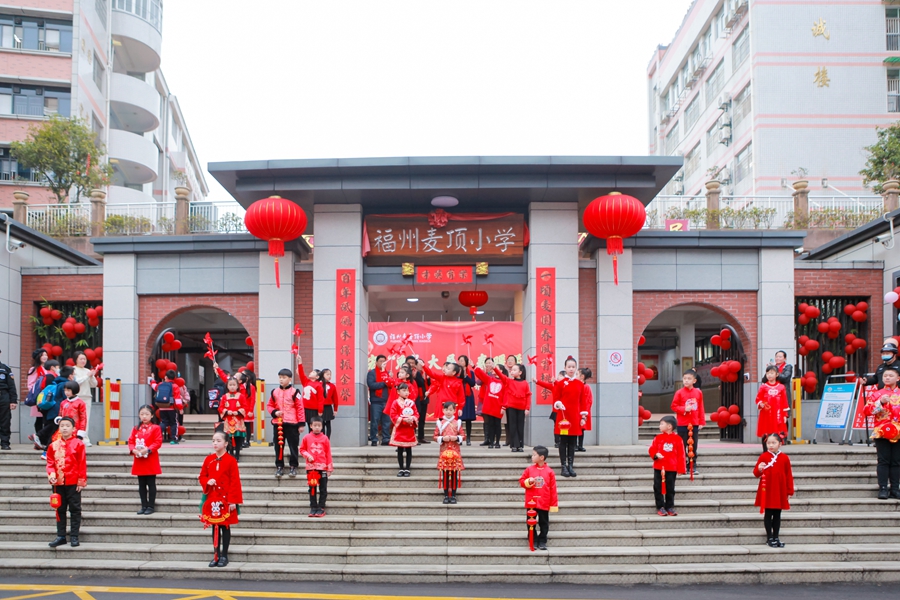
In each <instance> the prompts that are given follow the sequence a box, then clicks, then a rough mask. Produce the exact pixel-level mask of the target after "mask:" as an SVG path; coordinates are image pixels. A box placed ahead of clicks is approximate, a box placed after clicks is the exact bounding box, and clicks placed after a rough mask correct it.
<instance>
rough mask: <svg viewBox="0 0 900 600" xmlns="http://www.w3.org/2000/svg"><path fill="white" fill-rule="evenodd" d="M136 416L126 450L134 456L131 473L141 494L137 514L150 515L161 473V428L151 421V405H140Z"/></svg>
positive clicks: (154, 507)
mask: <svg viewBox="0 0 900 600" xmlns="http://www.w3.org/2000/svg"><path fill="white" fill-rule="evenodd" d="M138 418H139V419H140V420H141V422H140V423H139V424H138V425H136V426H135V427H134V429H132V430H131V436H129V438H128V451H129V452H131V454H132V455H133V456H134V463H133V464H132V465H131V474H132V475H137V478H138V493H140V495H141V510H139V511H138V513H137V514H139V515H152V514H153V512H154V511H155V510H156V476H157V475H159V474H161V473H162V468H161V467H160V466H159V449H160V448H161V447H162V443H163V439H162V430H161V429H160V428H159V425H154V424H153V422H152V419H153V407H152V406H147V405H144V406H142V407H141V408H140V410H139V411H138Z"/></svg>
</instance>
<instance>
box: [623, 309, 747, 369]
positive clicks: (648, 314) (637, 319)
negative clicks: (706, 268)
mask: <svg viewBox="0 0 900 600" xmlns="http://www.w3.org/2000/svg"><path fill="white" fill-rule="evenodd" d="M681 305H691V306H699V307H702V308H707V309H709V310H711V311H713V312H715V313H717V314H719V315H722V318H723V320H724V321H725V322H726V323H728V324H729V325H731V326H732V327H734V330H735V331H737V332H738V335H739V336H740V338H741V343H742V344H743V346H744V354H745V355H746V356H747V366H748V367H749V371H750V380H751V381H756V378H757V377H758V370H759V365H757V364H756V362H757V359H756V347H757V346H756V344H757V322H758V321H757V317H758V308H757V292H634V296H633V303H632V306H633V311H634V313H633V314H634V320H633V324H634V348H635V352H634V360H635V362H637V351H638V345H637V342H638V338H640V337H641V334H642V333H643V332H644V329H646V327H647V325H649V324H650V321H652V320H653V319H654V318H656V316H657V315H659V314H660V313H662V312H663V311H664V310H666V309H668V308H672V307H673V306H681ZM635 381H637V377H635Z"/></svg>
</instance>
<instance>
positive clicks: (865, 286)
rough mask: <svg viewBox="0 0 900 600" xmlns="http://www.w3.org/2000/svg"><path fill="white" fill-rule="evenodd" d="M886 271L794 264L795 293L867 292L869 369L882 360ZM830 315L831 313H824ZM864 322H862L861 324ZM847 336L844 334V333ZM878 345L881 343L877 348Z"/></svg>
mask: <svg viewBox="0 0 900 600" xmlns="http://www.w3.org/2000/svg"><path fill="white" fill-rule="evenodd" d="M883 288H884V271H882V270H881V269H802V268H796V267H795V268H794V294H795V295H796V296H797V297H808V296H867V297H868V300H867V302H868V303H869V307H870V308H869V311H868V313H869V318H868V320H866V323H865V324H866V325H867V326H868V328H869V331H868V339H869V341H870V342H871V345H870V346H869V347H868V351H869V370H870V371H874V370H875V367H876V366H877V365H878V363H880V362H881V355H880V354H879V353H878V350H879V349H881V340H882V339H883V337H884V336H883V332H884V311H882V310H881V306H882V296H883V294H884V289H883ZM824 316H825V318H828V317H829V316H831V315H824ZM861 325H862V324H861ZM842 337H843V336H842ZM876 346H878V347H877V348H876Z"/></svg>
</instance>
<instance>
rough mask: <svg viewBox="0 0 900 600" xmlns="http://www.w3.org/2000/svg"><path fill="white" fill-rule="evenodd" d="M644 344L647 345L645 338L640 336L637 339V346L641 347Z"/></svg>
mask: <svg viewBox="0 0 900 600" xmlns="http://www.w3.org/2000/svg"><path fill="white" fill-rule="evenodd" d="M646 343H647V338H645V337H644V336H641V337H639V338H638V346H643V345H644V344H646Z"/></svg>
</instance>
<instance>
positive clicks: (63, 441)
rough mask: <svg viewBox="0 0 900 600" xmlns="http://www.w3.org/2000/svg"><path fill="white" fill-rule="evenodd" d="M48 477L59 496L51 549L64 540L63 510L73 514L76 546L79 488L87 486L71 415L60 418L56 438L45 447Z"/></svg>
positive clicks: (76, 543) (75, 543) (84, 458)
mask: <svg viewBox="0 0 900 600" xmlns="http://www.w3.org/2000/svg"><path fill="white" fill-rule="evenodd" d="M47 480H48V481H49V482H50V485H52V486H53V491H54V493H56V494H59V496H60V504H59V507H58V508H57V509H56V539H55V540H53V541H52V542H50V544H49V546H50V547H51V548H56V547H58V546H62V545H63V544H65V543H66V512H67V511H68V512H69V514H70V515H71V517H72V529H71V535H72V538H71V546H72V547H73V548H77V547H78V546H79V545H80V543H79V541H78V534H79V532H80V531H81V490H83V489H84V488H85V486H87V456H86V455H85V452H84V443H83V442H82V441H81V440H79V439H78V438H77V437H75V421H74V420H72V417H62V418H61V419H60V420H59V438H58V439H56V440H54V441H53V442H51V443H50V445H49V446H48V447H47Z"/></svg>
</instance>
